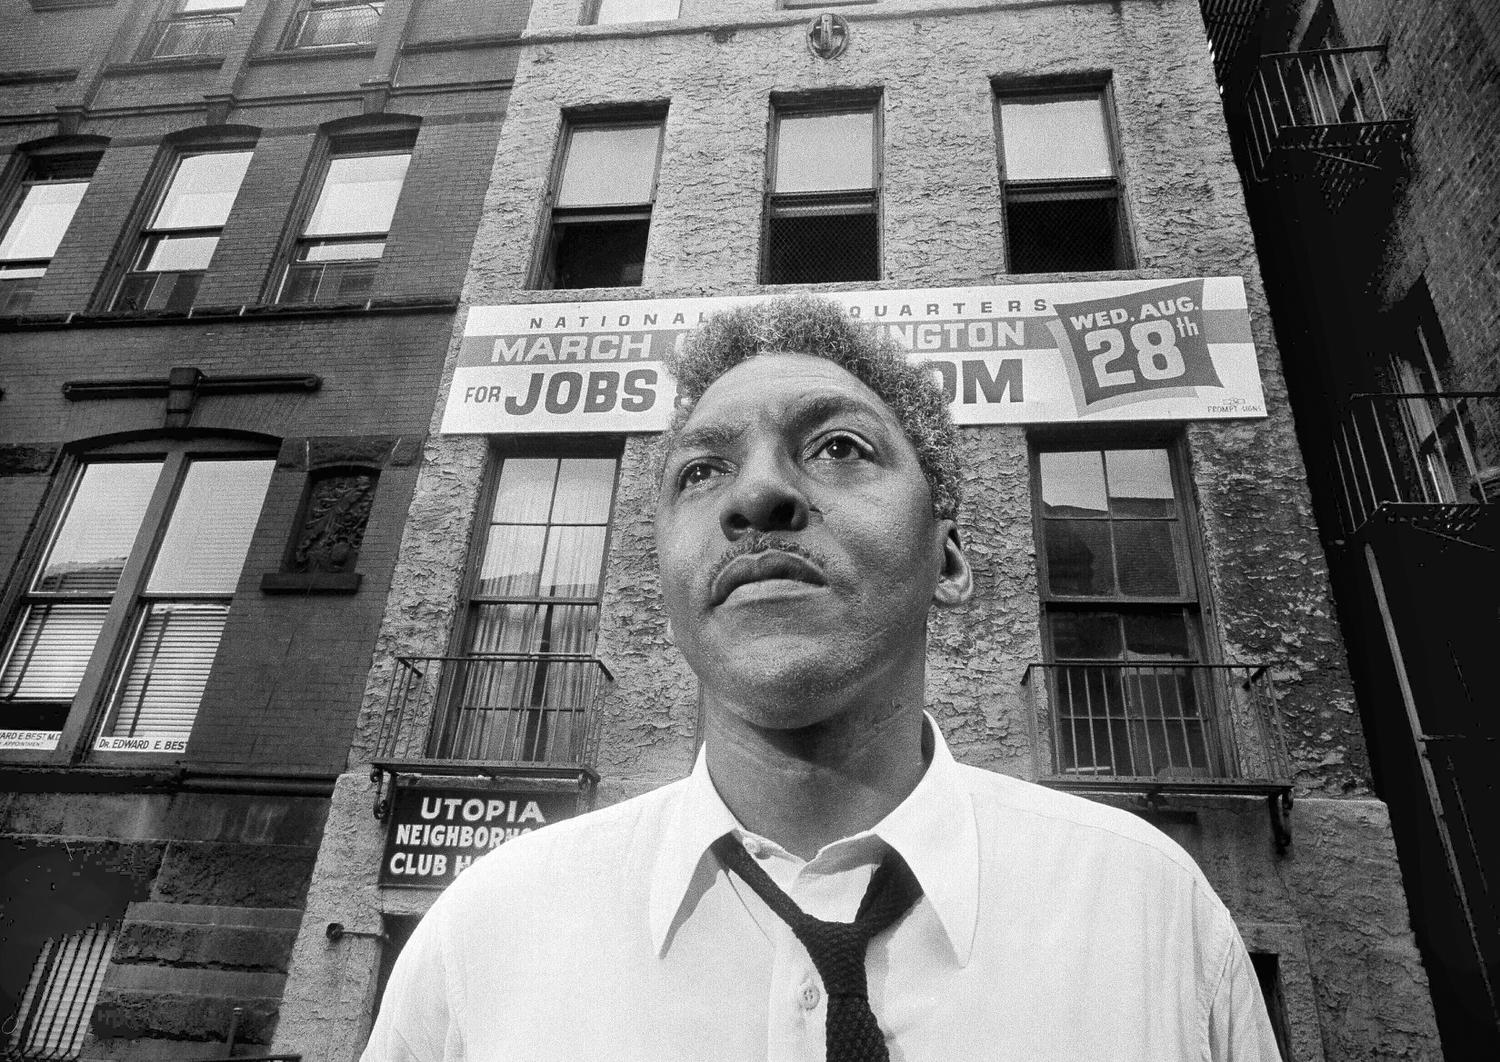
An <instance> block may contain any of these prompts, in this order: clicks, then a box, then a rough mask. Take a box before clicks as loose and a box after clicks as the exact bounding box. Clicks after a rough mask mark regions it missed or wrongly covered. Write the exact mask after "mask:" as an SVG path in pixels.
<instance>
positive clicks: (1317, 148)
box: [1245, 47, 1411, 205]
mask: <svg viewBox="0 0 1500 1062" xmlns="http://www.w3.org/2000/svg"><path fill="white" fill-rule="evenodd" d="M1384 54H1385V49H1384V48H1383V47H1369V48H1318V49H1312V50H1309V51H1302V52H1279V53H1275V54H1271V55H1267V56H1264V57H1262V59H1261V62H1260V68H1259V69H1258V70H1257V71H1256V73H1255V77H1254V78H1253V79H1252V80H1251V83H1250V91H1249V94H1248V96H1247V98H1246V100H1245V110H1246V114H1247V117H1248V120H1249V128H1250V137H1249V142H1248V148H1249V155H1250V170H1251V176H1252V177H1253V178H1254V179H1255V180H1258V181H1264V180H1268V179H1270V178H1272V177H1276V176H1281V175H1291V176H1296V175H1302V174H1308V173H1311V174H1312V175H1313V176H1314V177H1315V178H1316V179H1317V180H1318V181H1319V183H1320V184H1321V185H1322V187H1323V189H1324V192H1325V194H1326V195H1327V196H1328V198H1329V200H1330V203H1331V204H1332V205H1337V204H1338V203H1339V202H1342V200H1343V199H1344V198H1345V197H1347V195H1348V194H1349V192H1350V191H1352V190H1353V189H1354V188H1355V187H1357V186H1358V185H1359V184H1361V183H1363V181H1364V180H1365V179H1366V178H1368V177H1369V176H1370V175H1371V174H1373V173H1376V172H1379V171H1381V170H1383V169H1385V168H1386V167H1388V166H1391V165H1393V164H1395V163H1397V162H1399V160H1400V157H1401V148H1402V147H1403V146H1404V145H1405V144H1406V142H1407V140H1408V139H1409V138H1410V136H1411V121H1410V120H1409V119H1401V118H1397V117H1395V116H1394V115H1392V114H1391V112H1390V110H1389V108H1388V107H1387V105H1386V99H1385V94H1384V93H1383V92H1382V91H1381V86H1380V78H1379V76H1378V71H1377V67H1378V63H1379V61H1380V60H1381V59H1382V58H1383V56H1384Z"/></svg>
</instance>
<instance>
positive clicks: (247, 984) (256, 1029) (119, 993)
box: [93, 962, 286, 1057]
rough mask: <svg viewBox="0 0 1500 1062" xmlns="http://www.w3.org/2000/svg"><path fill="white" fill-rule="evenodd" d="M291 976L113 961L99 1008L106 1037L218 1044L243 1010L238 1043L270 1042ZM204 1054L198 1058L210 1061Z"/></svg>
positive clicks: (97, 1024)
mask: <svg viewBox="0 0 1500 1062" xmlns="http://www.w3.org/2000/svg"><path fill="white" fill-rule="evenodd" d="M285 984H286V975H285V974H282V973H270V972H265V971H259V970H218V969H205V968H202V967H186V966H151V965H144V964H120V963H113V962H112V963H111V964H110V966H109V969H108V970H107V971H106V972H105V974H104V983H103V985H102V986H101V987H100V990H99V1002H98V1004H97V1005H96V1006H95V1007H94V1017H93V1028H94V1034H95V1035H96V1036H98V1037H100V1038H102V1039H139V1038H141V1037H151V1038H157V1039H172V1040H196V1041H200V1042H201V1041H208V1040H218V1041H220V1042H221V1043H222V1042H223V1040H224V1037H225V1035H226V1033H227V1032H228V1029H229V1023H230V1021H231V1018H232V1016H233V1012H234V1008H235V1007H240V1008H241V1009H242V1011H243V1013H242V1014H241V1015H240V1021H239V1032H238V1039H239V1040H240V1041H242V1042H244V1043H249V1044H266V1043H269V1042H270V1038H271V1033H272V1032H273V1031H274V1029H275V1025H276V1012H277V1009H278V1008H279V1006H280V1004H281V992H282V988H283V987H284V986H285ZM211 1054H212V1052H211V1051H210V1052H205V1053H204V1054H203V1055H200V1056H198V1057H208V1056H209V1055H211Z"/></svg>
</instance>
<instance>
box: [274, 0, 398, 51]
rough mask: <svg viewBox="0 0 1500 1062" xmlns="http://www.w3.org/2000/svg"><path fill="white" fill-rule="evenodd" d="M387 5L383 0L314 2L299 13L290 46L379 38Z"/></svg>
mask: <svg viewBox="0 0 1500 1062" xmlns="http://www.w3.org/2000/svg"><path fill="white" fill-rule="evenodd" d="M383 6H384V5H383V4H381V3H354V4H339V3H326V4H319V3H314V4H313V5H312V6H311V7H309V8H307V9H306V10H305V11H302V12H299V13H298V15H297V18H296V20H295V22H294V24H293V28H292V32H291V35H290V38H289V40H288V44H287V47H289V48H327V47H329V46H331V45H337V44H369V43H371V42H372V41H374V40H375V30H376V27H378V26H379V25H380V10H381V8H382V7H383Z"/></svg>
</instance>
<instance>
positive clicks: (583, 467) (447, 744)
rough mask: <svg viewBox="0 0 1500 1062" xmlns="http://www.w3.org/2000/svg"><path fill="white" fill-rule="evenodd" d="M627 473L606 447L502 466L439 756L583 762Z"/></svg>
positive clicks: (513, 459) (519, 458) (516, 459)
mask: <svg viewBox="0 0 1500 1062" xmlns="http://www.w3.org/2000/svg"><path fill="white" fill-rule="evenodd" d="M618 467H619V456H618V453H617V452H615V453H608V452H604V451H602V450H597V449H596V450H594V451H592V452H589V451H575V452H574V453H572V454H568V455H562V454H538V455H535V456H532V455H516V456H509V457H506V458H505V459H504V460H503V461H502V462H501V465H500V469H499V473H498V475H497V477H496V481H495V487H494V493H493V498H492V501H491V503H490V507H489V514H488V519H487V522H486V525H485V527H484V528H483V529H482V532H481V535H480V540H479V548H478V556H477V557H476V561H475V564H476V570H475V572H474V575H473V589H472V591H471V593H470V595H469V604H468V613H467V616H466V618H465V629H464V651H465V654H466V660H465V666H464V668H462V669H461V670H460V672H459V673H458V674H454V675H451V676H450V678H449V687H450V691H451V692H450V695H449V698H448V705H449V711H448V712H447V714H446V718H445V719H444V721H443V724H442V726H441V727H439V728H436V729H435V731H434V738H435V747H434V748H433V750H432V753H433V755H434V756H435V757H436V758H439V759H465V760H520V761H543V762H576V759H577V757H578V756H579V755H580V754H581V753H582V751H583V742H584V738H585V716H586V715H587V713H588V711H589V709H590V708H591V707H592V700H593V691H594V688H595V681H596V679H597V676H598V664H597V663H596V662H595V661H594V660H593V653H594V641H595V636H596V633H597V631H598V629H599V596H600V580H601V577H602V574H603V568H604V548H605V541H606V537H607V533H608V530H609V517H610V510H611V507H612V504H613V500H614V491H615V478H616V472H617V469H618Z"/></svg>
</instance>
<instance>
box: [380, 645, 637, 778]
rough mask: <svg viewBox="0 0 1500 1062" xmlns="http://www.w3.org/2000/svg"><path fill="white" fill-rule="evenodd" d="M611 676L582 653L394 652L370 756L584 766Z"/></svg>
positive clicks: (595, 742)
mask: <svg viewBox="0 0 1500 1062" xmlns="http://www.w3.org/2000/svg"><path fill="white" fill-rule="evenodd" d="M613 682H614V677H613V676H612V675H611V674H610V672H609V669H608V668H607V667H605V666H604V664H603V662H602V661H600V660H599V659H598V658H597V657H593V656H586V655H584V654H581V653H486V654H476V655H473V656H440V657H432V656H429V657H398V658H397V659H396V670H395V675H394V676H393V678H392V682H391V688H390V692H389V694H388V696H387V699H386V708H385V717H384V720H383V722H382V726H381V734H380V744H379V750H378V754H377V761H378V762H383V763H390V762H408V763H410V762H414V761H421V762H428V763H433V764H445V763H446V764H463V763H469V764H473V763H486V764H499V763H507V764H529V765H535V766H578V767H588V768H592V767H593V765H594V763H595V761H596V759H597V756H598V750H599V723H600V716H599V712H598V701H599V697H600V695H601V694H602V693H603V692H604V690H605V689H606V688H607V686H608V685H610V684H612V683H613Z"/></svg>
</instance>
